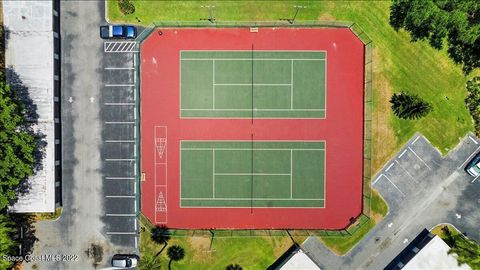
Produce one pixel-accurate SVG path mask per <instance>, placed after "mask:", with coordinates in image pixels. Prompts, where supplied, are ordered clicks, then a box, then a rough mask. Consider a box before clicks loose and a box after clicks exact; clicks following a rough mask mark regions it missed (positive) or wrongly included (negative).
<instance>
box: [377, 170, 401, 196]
mask: <svg viewBox="0 0 480 270" xmlns="http://www.w3.org/2000/svg"><path fill="white" fill-rule="evenodd" d="M382 175H383V176H385V178H386V179H387V180H388V182H390V184H392V185H393V186H394V187H395V188H396V189H397V190H398V192H400V193H402V195H403V196H404V197H406V196H405V194H404V193H403V192H402V191H401V190H400V189H399V188H398V187H397V185H395V184H394V183H393V182H392V181H391V180H390V178H388V176H386V175H385V174H382Z"/></svg>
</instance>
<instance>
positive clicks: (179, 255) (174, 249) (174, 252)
mask: <svg viewBox="0 0 480 270" xmlns="http://www.w3.org/2000/svg"><path fill="white" fill-rule="evenodd" d="M167 255H168V257H169V258H170V261H169V262H168V270H170V266H171V265H172V262H173V261H180V260H181V259H183V257H185V250H184V249H183V248H182V247H181V246H177V245H173V246H171V247H169V248H168V250H167Z"/></svg>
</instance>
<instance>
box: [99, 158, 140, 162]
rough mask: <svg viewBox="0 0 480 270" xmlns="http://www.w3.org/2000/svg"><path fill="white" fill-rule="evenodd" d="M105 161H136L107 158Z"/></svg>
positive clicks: (132, 159)
mask: <svg viewBox="0 0 480 270" xmlns="http://www.w3.org/2000/svg"><path fill="white" fill-rule="evenodd" d="M105 161H135V159H134V158H106V159H105Z"/></svg>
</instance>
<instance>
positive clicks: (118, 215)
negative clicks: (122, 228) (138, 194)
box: [105, 214, 137, 217]
mask: <svg viewBox="0 0 480 270" xmlns="http://www.w3.org/2000/svg"><path fill="white" fill-rule="evenodd" d="M105 215H106V216H107V217H135V216H137V215H136V214H105Z"/></svg>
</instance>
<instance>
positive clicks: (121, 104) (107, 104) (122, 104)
mask: <svg viewBox="0 0 480 270" xmlns="http://www.w3.org/2000/svg"><path fill="white" fill-rule="evenodd" d="M103 105H106V106H135V103H133V102H125V103H113V102H105V103H103Z"/></svg>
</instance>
